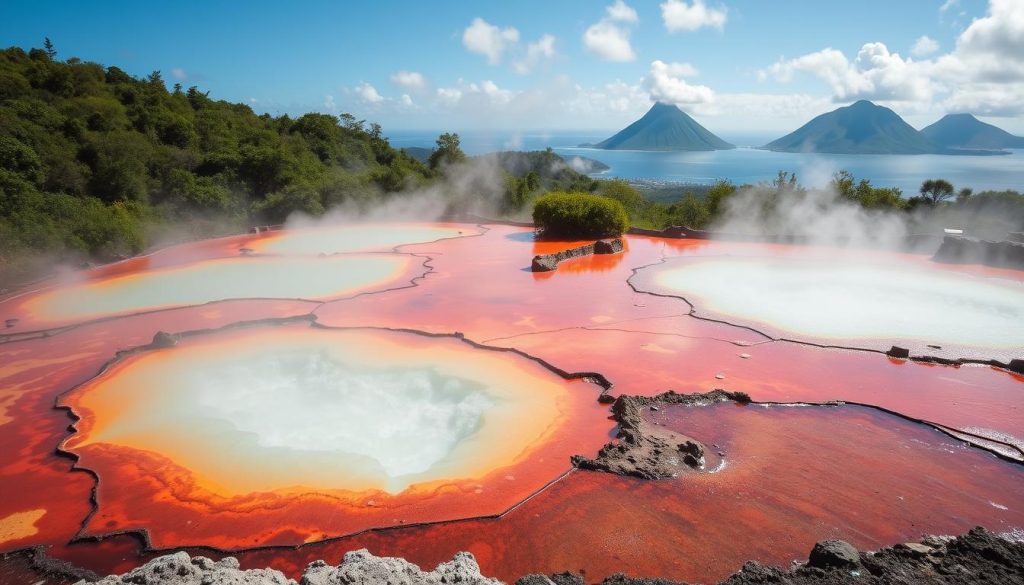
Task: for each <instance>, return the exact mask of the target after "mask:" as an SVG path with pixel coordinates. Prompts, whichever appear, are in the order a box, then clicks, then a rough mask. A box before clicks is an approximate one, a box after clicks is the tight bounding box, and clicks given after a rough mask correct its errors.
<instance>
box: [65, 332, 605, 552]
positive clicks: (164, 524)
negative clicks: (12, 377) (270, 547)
mask: <svg viewBox="0 0 1024 585" xmlns="http://www.w3.org/2000/svg"><path fill="white" fill-rule="evenodd" d="M141 389H144V390H141ZM599 391H600V388H599V387H598V386H595V385H593V384H589V383H587V382H583V381H576V382H568V381H566V380H564V379H562V378H561V377H559V376H557V375H556V374H554V373H553V372H551V371H550V370H548V369H547V368H545V367H543V366H542V365H540V364H538V363H537V362H534V361H532V360H529V359H527V358H524V357H521V356H518V355H516V354H513V353H509V352H502V351H495V350H486V349H477V348H474V347H472V346H471V345H470V344H468V343H466V342H464V341H462V340H460V339H458V338H453V337H430V336H424V335H418V334H414V333H399V332H392V331H380V330H325V329H322V328H311V327H309V326H305V325H299V326H283V327H266V328H254V329H246V330H238V331H232V332H226V333H221V334H216V335H209V336H199V337H194V338H189V339H187V340H184V341H182V342H181V343H180V344H179V345H178V346H177V347H174V348H170V349H164V350H155V351H146V352H141V353H137V354H134V355H131V356H128V357H126V358H124V359H122V360H121V361H119V362H118V363H116V364H114V365H112V366H111V367H110V368H109V369H108V370H107V371H106V372H105V373H104V374H103V375H102V376H100V377H98V378H96V379H95V380H93V381H91V382H90V383H88V384H85V385H83V386H81V387H79V388H77V389H76V390H75V391H74V392H72V393H71V394H69V395H67V396H66V397H65V398H64V399H63V404H65V405H66V406H68V407H69V408H71V409H72V411H73V412H74V413H75V414H76V415H77V416H79V417H81V420H80V421H79V422H78V423H77V425H76V426H77V433H75V434H74V435H72V436H71V437H70V438H68V439H67V440H66V441H65V443H64V445H63V448H64V449H66V450H68V451H70V452H71V453H73V454H74V455H76V456H78V457H79V458H80V460H79V465H80V466H81V467H84V468H87V469H91V470H93V471H94V472H96V474H97V475H98V476H99V478H100V481H99V487H98V492H97V496H98V501H99V506H98V511H97V513H96V515H94V516H93V517H92V518H90V520H89V523H88V525H87V527H86V531H87V532H88V533H90V534H102V533H108V532H116V531H123V530H142V529H145V530H147V531H148V533H149V536H150V539H151V542H152V544H153V546H155V547H157V548H170V547H176V546H185V545H195V544H204V545H209V546H216V547H220V548H227V549H233V548H242V547H246V546H254V545H261V544H300V543H302V542H308V541H313V540H318V539H322V538H325V537H328V536H335V535H341V534H349V533H352V532H356V531H360V530H365V529H367V528H376V527H383V526H391V525H399V524H403V523H419V522H436V521H441V520H450V519H456V518H465V517H474V516H484V515H493V514H498V513H501V512H503V511H505V510H507V509H509V508H511V507H512V506H514V505H515V504H517V503H518V502H520V501H522V500H524V499H526V498H527V497H529V496H530V495H531V494H533V493H535V492H536V491H537V490H539V489H541V488H542V487H543V486H544V485H546V484H547V483H549V482H550V481H552V480H554V479H556V478H558V477H559V476H560V475H561V474H562V473H564V472H565V471H566V470H568V469H569V457H570V455H572V454H574V453H576V452H580V451H589V450H593V449H595V448H596V447H597V446H599V445H600V444H601V443H602V442H603V441H604V440H606V438H607V435H608V432H609V430H610V427H611V424H610V423H609V422H608V421H607V420H605V419H606V416H607V414H606V411H605V410H604V408H603V407H600V405H598V404H597V402H596V397H597V394H598V393H599Z"/></svg>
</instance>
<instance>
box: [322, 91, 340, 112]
mask: <svg viewBox="0 0 1024 585" xmlns="http://www.w3.org/2000/svg"><path fill="white" fill-rule="evenodd" d="M324 109H325V110H327V111H328V112H330V113H332V114H333V113H334V112H337V111H338V104H336V103H334V96H333V95H329V96H325V97H324Z"/></svg>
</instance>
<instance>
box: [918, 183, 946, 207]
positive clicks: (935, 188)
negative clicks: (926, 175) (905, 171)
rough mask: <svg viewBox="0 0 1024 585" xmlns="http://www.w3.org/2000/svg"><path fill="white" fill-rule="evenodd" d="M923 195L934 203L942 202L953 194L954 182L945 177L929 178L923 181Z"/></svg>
mask: <svg viewBox="0 0 1024 585" xmlns="http://www.w3.org/2000/svg"><path fill="white" fill-rule="evenodd" d="M921 196H922V197H924V198H925V199H927V200H928V201H929V202H930V203H931V204H932V205H935V204H937V203H941V202H943V201H946V200H947V199H949V198H950V197H952V196H953V184H952V183H950V182H949V181H947V180H945V179H928V180H927V181H925V182H923V183H921Z"/></svg>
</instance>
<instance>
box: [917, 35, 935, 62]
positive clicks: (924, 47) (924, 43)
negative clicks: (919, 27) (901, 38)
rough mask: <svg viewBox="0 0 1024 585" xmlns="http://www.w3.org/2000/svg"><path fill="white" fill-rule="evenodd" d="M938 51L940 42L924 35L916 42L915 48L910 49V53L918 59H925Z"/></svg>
mask: <svg viewBox="0 0 1024 585" xmlns="http://www.w3.org/2000/svg"><path fill="white" fill-rule="evenodd" d="M938 50H939V42H938V41H936V40H935V39H933V38H931V37H929V36H927V35H924V36H922V37H920V38H918V39H917V41H916V42H914V48H912V49H910V52H911V53H913V54H914V55H917V56H918V57H925V56H927V55H931V54H932V53H934V52H936V51H938Z"/></svg>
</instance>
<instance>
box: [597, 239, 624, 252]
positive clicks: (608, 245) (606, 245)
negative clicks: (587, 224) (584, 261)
mask: <svg viewBox="0 0 1024 585" xmlns="http://www.w3.org/2000/svg"><path fill="white" fill-rule="evenodd" d="M621 251H622V240H621V239H619V238H615V239H614V240H598V241H596V242H594V253H595V254H618V253H619V252H621Z"/></svg>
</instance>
